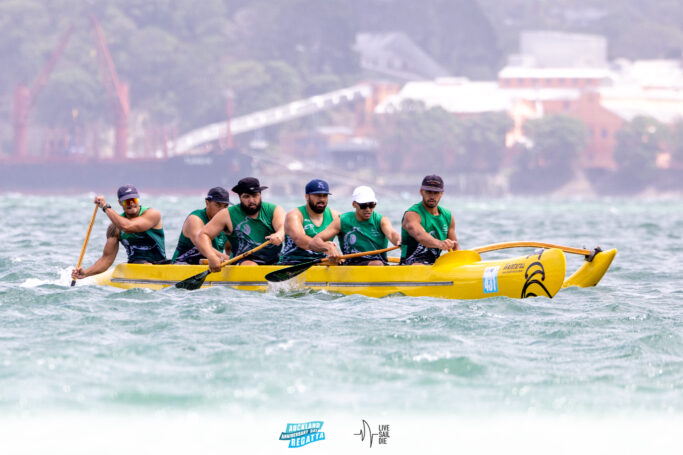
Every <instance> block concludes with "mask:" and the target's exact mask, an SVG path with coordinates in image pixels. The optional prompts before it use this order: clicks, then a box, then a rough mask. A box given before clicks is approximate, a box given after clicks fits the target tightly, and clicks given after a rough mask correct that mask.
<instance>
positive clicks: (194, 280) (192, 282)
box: [175, 240, 270, 290]
mask: <svg viewBox="0 0 683 455" xmlns="http://www.w3.org/2000/svg"><path fill="white" fill-rule="evenodd" d="M268 245H270V240H266V241H265V242H263V243H262V244H260V245H259V246H257V247H256V248H252V249H251V250H249V251H245V252H244V253H242V254H240V255H239V256H235V257H234V258H232V259H228V260H227V261H223V262H222V263H221V268H223V267H225V266H226V265H229V264H232V263H234V262H237V261H239V260H240V259H242V258H244V257H246V256H249V255H250V254H252V253H255V252H256V251H258V250H260V249H261V248H263V247H266V246H268ZM209 273H211V269H206V270H204V271H203V272H201V273H198V274H197V275H193V276H191V277H189V278H186V279H184V280H183V281H179V282H177V283H176V284H175V287H177V288H181V289H189V290H194V289H199V288H200V287H201V286H202V284H203V283H204V280H206V277H207V276H209Z"/></svg>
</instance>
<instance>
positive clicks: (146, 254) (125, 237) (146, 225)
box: [71, 185, 168, 279]
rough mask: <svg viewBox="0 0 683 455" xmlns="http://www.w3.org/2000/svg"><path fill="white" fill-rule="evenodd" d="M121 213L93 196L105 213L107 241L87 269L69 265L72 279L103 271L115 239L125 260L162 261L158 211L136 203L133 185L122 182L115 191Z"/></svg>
mask: <svg viewBox="0 0 683 455" xmlns="http://www.w3.org/2000/svg"><path fill="white" fill-rule="evenodd" d="M117 197H118V200H119V204H120V205H121V207H123V213H121V214H119V213H116V211H115V210H114V209H113V208H112V207H111V205H109V204H107V201H106V200H105V199H104V196H97V197H96V198H95V204H97V205H98V206H99V207H100V208H101V209H102V211H103V212H104V213H105V214H106V215H107V216H108V217H109V219H110V220H111V224H110V225H109V227H108V228H107V241H106V243H105V244H104V250H103V251H102V256H101V257H100V258H99V259H98V260H97V261H95V263H94V264H93V265H92V266H90V267H89V268H87V269H83V267H78V268H75V269H73V271H72V272H71V277H72V278H73V279H80V278H85V277H88V276H91V275H96V274H98V273H102V272H104V271H106V270H107V269H108V268H109V267H110V266H111V265H112V264H113V263H114V260H116V254H117V253H118V251H119V242H121V243H122V244H123V247H124V248H125V249H126V254H127V255H128V263H129V264H165V263H168V260H167V259H166V249H165V245H164V229H163V226H162V223H161V213H160V212H159V211H158V210H156V209H153V208H149V207H143V206H141V205H140V195H139V193H138V190H137V189H136V188H135V187H134V186H133V185H124V186H122V187H121V188H119V190H118V192H117Z"/></svg>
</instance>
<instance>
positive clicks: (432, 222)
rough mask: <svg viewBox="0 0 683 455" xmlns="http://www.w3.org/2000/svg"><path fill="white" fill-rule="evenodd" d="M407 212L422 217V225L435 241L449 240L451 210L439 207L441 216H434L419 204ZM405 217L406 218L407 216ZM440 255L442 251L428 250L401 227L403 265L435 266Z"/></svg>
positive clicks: (436, 249)
mask: <svg viewBox="0 0 683 455" xmlns="http://www.w3.org/2000/svg"><path fill="white" fill-rule="evenodd" d="M406 212H416V213H417V214H418V215H420V218H421V219H422V221H421V223H420V224H422V227H423V228H424V230H425V231H427V233H428V234H429V235H431V236H432V237H434V238H435V239H439V240H446V239H447V238H448V228H449V227H450V226H451V212H450V210H446V209H445V208H443V207H439V214H438V215H437V216H434V215H432V214H431V213H429V212H428V211H427V209H426V208H425V206H424V205H422V202H418V203H417V204H415V205H413V206H412V207H410V208H409V209H408V210H406ZM403 216H404V217H405V214H404V215H403ZM401 224H403V221H401ZM440 254H441V249H439V248H427V247H426V246H424V245H422V244H420V243H419V242H418V241H417V240H415V239H414V238H413V236H411V235H410V234H408V231H406V230H405V229H404V228H403V227H401V264H433V263H434V261H436V258H438V257H439V255H440Z"/></svg>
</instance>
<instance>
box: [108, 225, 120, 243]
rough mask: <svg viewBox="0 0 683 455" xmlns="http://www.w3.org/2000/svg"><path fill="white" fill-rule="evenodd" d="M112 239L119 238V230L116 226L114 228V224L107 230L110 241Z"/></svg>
mask: <svg viewBox="0 0 683 455" xmlns="http://www.w3.org/2000/svg"><path fill="white" fill-rule="evenodd" d="M111 237H116V238H118V237H119V230H118V228H117V227H116V226H114V223H111V224H110V225H109V227H108V228H107V238H108V239H109V238H111Z"/></svg>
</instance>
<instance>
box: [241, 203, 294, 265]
mask: <svg viewBox="0 0 683 455" xmlns="http://www.w3.org/2000/svg"><path fill="white" fill-rule="evenodd" d="M275 207H276V205H275V204H271V203H270V202H262V203H261V210H259V213H258V216H257V217H256V218H251V217H249V216H247V214H246V213H244V210H242V206H241V205H239V204H238V205H233V206H230V207H229V208H228V212H229V213H230V221H232V234H230V235H229V236H228V241H230V245H231V246H232V257H235V256H239V255H240V254H242V253H245V252H247V251H249V250H251V249H253V248H256V247H257V246H259V245H260V244H262V243H263V242H265V241H266V236H267V235H271V234H274V233H275V229H274V228H273V213H274V212H275ZM281 248H282V245H268V246H266V247H264V248H262V249H260V250H258V251H257V252H255V253H253V254H251V255H249V256H247V257H246V258H244V259H245V260H252V261H254V262H256V263H258V264H274V263H275V262H277V260H278V257H279V255H280V249H281Z"/></svg>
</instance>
